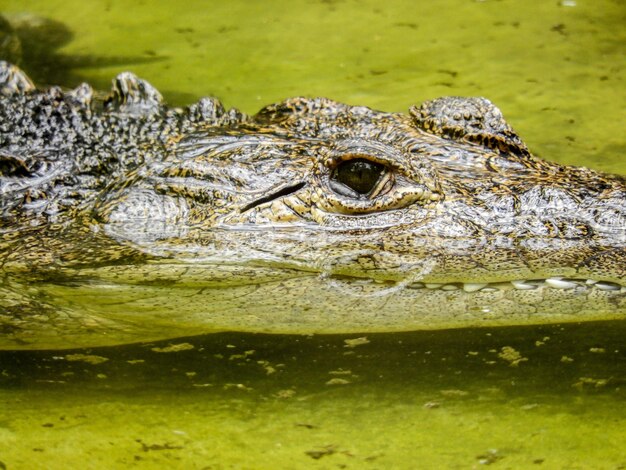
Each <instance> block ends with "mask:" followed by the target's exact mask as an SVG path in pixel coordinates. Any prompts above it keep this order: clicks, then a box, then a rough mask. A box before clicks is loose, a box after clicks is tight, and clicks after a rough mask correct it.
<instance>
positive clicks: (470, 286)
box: [463, 283, 489, 292]
mask: <svg viewBox="0 0 626 470" xmlns="http://www.w3.org/2000/svg"><path fill="white" fill-rule="evenodd" d="M488 285H489V284H486V283H484V284H482V283H476V284H474V283H464V284H463V290H464V291H465V292H476V291H478V290H480V289H482V288H483V287H487V286H488Z"/></svg>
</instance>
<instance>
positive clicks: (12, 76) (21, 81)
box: [0, 60, 35, 96]
mask: <svg viewBox="0 0 626 470" xmlns="http://www.w3.org/2000/svg"><path fill="white" fill-rule="evenodd" d="M34 89H35V85H34V84H33V82H32V81H31V79H30V78H28V75H26V74H25V73H24V72H23V71H22V70H21V69H20V68H19V67H17V66H15V65H13V64H10V63H8V62H5V61H4V60H0V96H12V95H23V94H24V93H28V92H30V91H33V90H34Z"/></svg>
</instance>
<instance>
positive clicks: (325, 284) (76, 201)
mask: <svg viewBox="0 0 626 470" xmlns="http://www.w3.org/2000/svg"><path fill="white" fill-rule="evenodd" d="M346 175H348V176H346ZM0 195H1V199H0V263H1V266H2V281H1V284H0V294H1V295H0V349H11V348H13V349H43V348H69V347H79V346H97V345H113V344H121V343H128V342H134V341H149V340H155V339H163V338H175V337H180V336H184V335H193V334H201V333H205V332H210V331H223V330H238V331H257V332H275V333H306V334H310V333H318V332H325V333H339V332H344V333H346V332H349V333H364V332H376V331H403V330H415V329H435V328H439V329H440V328H458V327H478V326H491V325H519V324H539V323H549V322H561V321H590V320H608V319H624V318H626V300H625V294H626V288H625V287H624V285H625V282H624V276H625V272H626V256H625V253H626V207H625V204H624V202H625V201H626V185H625V180H624V178H623V177H621V176H612V175H605V174H601V173H598V172H595V171H592V170H589V169H585V168H575V167H566V166H561V165H557V164H554V163H549V162H546V161H543V160H540V159H538V158H536V157H534V156H532V155H531V153H530V152H529V151H528V149H527V148H526V146H525V145H524V144H523V143H522V141H521V140H520V138H519V137H518V136H517V135H516V134H515V132H514V131H513V130H512V129H511V127H510V126H509V125H508V124H507V123H506V122H505V121H504V119H503V118H502V115H501V113H500V111H499V110H498V109H497V108H496V107H495V106H494V105H493V104H491V103H490V102H489V101H488V100H486V99H483V98H458V97H449V98H440V99H436V100H433V101H429V102H426V103H424V104H423V105H421V106H419V107H414V108H412V109H411V110H410V113H409V114H408V115H406V114H396V113H383V112H378V111H373V110H371V109H369V108H365V107H355V106H348V105H344V104H341V103H337V102H334V101H331V100H328V99H324V98H316V99H307V98H293V99H289V100H286V101H284V102H282V103H279V104H274V105H270V106H267V107H266V108H264V109H262V110H261V111H260V112H259V113H258V114H257V115H255V116H253V117H249V116H246V115H244V114H242V113H240V112H238V111H236V110H230V111H225V110H224V108H223V107H222V105H221V104H220V103H219V102H218V101H217V100H215V99H209V98H205V99H202V100H200V101H199V102H198V103H196V104H194V105H192V106H190V107H188V108H185V109H175V108H168V107H166V106H165V105H164V104H163V103H162V99H161V96H160V95H159V93H158V92H157V91H156V90H155V89H154V88H153V87H152V86H150V85H149V84H148V83H147V82H145V81H143V80H140V79H138V78H136V77H135V76H133V75H132V74H128V73H125V74H121V75H120V76H118V77H117V79H116V80H115V81H114V85H113V90H112V92H111V94H110V96H109V98H108V99H106V100H104V101H100V100H97V99H95V98H94V97H93V92H92V90H91V88H90V87H89V86H87V85H83V86H81V87H79V88H77V89H75V90H72V91H69V92H62V91H61V90H60V89H56V88H52V89H49V90H45V91H40V90H37V89H36V88H35V87H34V85H33V84H32V83H31V82H30V80H29V79H28V77H26V76H25V75H24V74H23V73H22V72H21V71H20V70H19V69H17V68H15V67H13V66H11V65H9V64H7V63H1V64H0Z"/></svg>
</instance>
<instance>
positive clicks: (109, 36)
mask: <svg viewBox="0 0 626 470" xmlns="http://www.w3.org/2000/svg"><path fill="white" fill-rule="evenodd" d="M3 5H4V7H3V10H4V11H3V12H4V13H7V14H8V17H9V18H14V21H15V16H14V15H16V14H18V13H24V12H25V13H27V14H30V15H35V16H31V17H30V18H34V17H40V18H46V19H49V20H48V21H49V23H46V24H48V25H49V26H50V27H52V29H48V30H44V31H47V32H45V33H44V34H43V35H42V34H39V35H37V34H35V33H32V34H30V35H28V34H26V33H25V30H22V36H21V37H22V41H23V46H24V48H23V52H22V53H21V54H22V55H21V56H20V57H21V61H22V63H23V64H24V65H25V68H26V70H27V72H28V73H29V74H30V75H31V76H33V77H35V79H36V80H38V81H39V82H40V83H57V84H59V85H63V86H74V85H76V83H77V82H79V81H81V80H89V81H90V82H91V83H92V84H94V85H95V86H96V87H97V88H106V87H108V84H109V83H110V80H111V78H112V77H113V76H114V75H115V74H117V73H119V72H120V71H121V70H122V69H132V70H133V71H135V72H137V73H138V74H139V75H141V76H143V77H145V78H146V79H148V80H149V81H151V82H152V83H154V84H155V85H156V86H157V87H158V88H159V89H160V90H161V91H162V92H164V94H165V96H166V98H167V99H168V100H169V101H170V102H173V103H175V104H178V105H181V104H186V103H189V102H191V101H192V100H195V99H197V98H198V97H200V96H203V95H209V94H210V95H216V96H219V97H220V98H222V99H224V100H225V102H226V104H227V105H229V106H237V107H240V108H241V109H243V110H244V111H246V112H255V111H256V110H257V109H259V108H260V107H261V106H263V105H265V104H267V103H269V102H274V101H278V100H281V99H283V98H285V97H287V96H294V95H309V96H316V95H323V96H328V97H331V98H334V99H338V100H341V101H346V102H349V103H351V104H363V105H368V106H372V107H375V108H378V109H382V110H387V111H403V110H406V109H407V108H408V107H409V106H410V105H412V104H415V103H417V102H420V101H423V100H425V99H429V98H433V97H436V96H441V95H483V96H487V97H489V98H490V99H492V100H493V101H494V102H495V103H496V104H497V105H499V106H500V107H501V108H502V109H503V111H504V114H505V116H506V117H507V118H508V120H509V122H510V123H511V124H512V125H513V127H515V128H516V129H517V130H518V131H519V133H520V134H521V135H522V136H523V137H524V138H525V140H526V141H527V143H528V144H529V147H530V148H531V149H533V150H534V151H535V152H537V153H539V154H540V155H541V156H543V157H547V158H551V159H554V160H558V161H561V162H567V163H574V164H585V165H589V166H592V167H596V168H599V169H605V170H610V171H614V172H621V173H624V172H626V167H625V166H624V165H625V164H624V159H623V155H624V150H625V149H626V145H625V143H624V140H623V139H624V137H623V135H624V134H623V129H624V128H625V127H626V122H625V119H626V116H625V115H624V113H623V103H624V101H625V98H626V96H625V93H626V87H625V86H624V85H623V81H624V61H623V39H624V38H623V24H624V19H625V17H626V10H625V9H624V5H623V2H616V1H611V0H602V1H599V2H593V3H592V2H583V1H577V2H558V1H556V0H555V1H553V2H545V1H543V0H533V1H527V2H514V1H506V0H503V1H483V2H478V1H475V2H474V1H468V0H445V1H442V2H438V3H437V7H435V6H434V5H433V3H432V2H414V1H409V0H406V1H403V0H396V1H392V2H388V3H385V5H384V6H383V5H382V4H381V3H380V2H375V1H365V0H364V1H362V2H358V3H356V2H353V1H343V0H336V1H335V0H333V1H328V0H324V1H319V2H318V1H304V0H302V1H293V0H290V1H289V2H286V1H284V2H283V1H276V2H274V3H273V4H272V6H271V7H270V6H268V5H267V4H266V3H265V2H246V1H243V0H238V1H237V0H233V1H229V2H186V3H185V5H184V7H183V6H182V5H180V4H178V3H175V2H174V3H173V2H166V1H155V2H125V3H121V2H120V3H117V2H111V1H93V2H72V1H69V2H63V3H59V2H49V1H47V2H41V1H26V2H24V0H7V1H5V2H3ZM572 5H573V6H572ZM12 15H13V16H12ZM22 18H24V17H22ZM33 21H34V20H33ZM15 29H16V30H17V29H19V28H17V27H15ZM35 31H36V30H35ZM40 31H41V30H40ZM31 32H32V31H31ZM29 41H30V42H29ZM13 50H14V49H13ZM107 58H108V59H107ZM116 58H117V59H116ZM156 59H159V60H156ZM161 59H162V60H161ZM361 337H362V335H351V336H313V337H304V336H265V335H244V334H238V335H235V334H216V335H210V336H204V337H198V338H186V339H182V340H179V341H175V342H165V343H159V344H152V345H133V346H127V347H120V348H109V349H93V350H82V351H55V352H19V353H14V352H0V468H8V469H19V468H52V469H54V468H59V469H61V468H81V467H82V468H85V467H86V468H112V467H117V468H126V467H134V468H135V467H136V468H157V467H158V468H198V469H201V468H205V469H220V468H442V467H446V468H478V467H480V466H481V465H489V464H494V465H500V466H504V467H507V468H535V467H536V468H625V467H626V457H625V455H624V452H623V442H624V438H625V434H624V429H626V411H625V410H626V406H624V402H625V400H624V398H625V387H626V384H625V380H626V345H625V344H624V338H625V337H626V324H625V323H624V322H621V323H620V322H614V323H603V324H586V325H563V326H545V327H525V328H505V329H484V330H455V331H439V332H416V333H406V334H389V335H367V337H366V339H359V338H361Z"/></svg>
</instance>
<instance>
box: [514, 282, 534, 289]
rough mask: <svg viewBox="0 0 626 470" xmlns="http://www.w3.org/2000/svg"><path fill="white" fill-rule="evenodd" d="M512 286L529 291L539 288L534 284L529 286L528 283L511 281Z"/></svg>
mask: <svg viewBox="0 0 626 470" xmlns="http://www.w3.org/2000/svg"><path fill="white" fill-rule="evenodd" d="M511 284H513V287H515V288H516V289H519V290H529V289H536V288H537V286H536V285H534V284H528V281H511Z"/></svg>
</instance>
